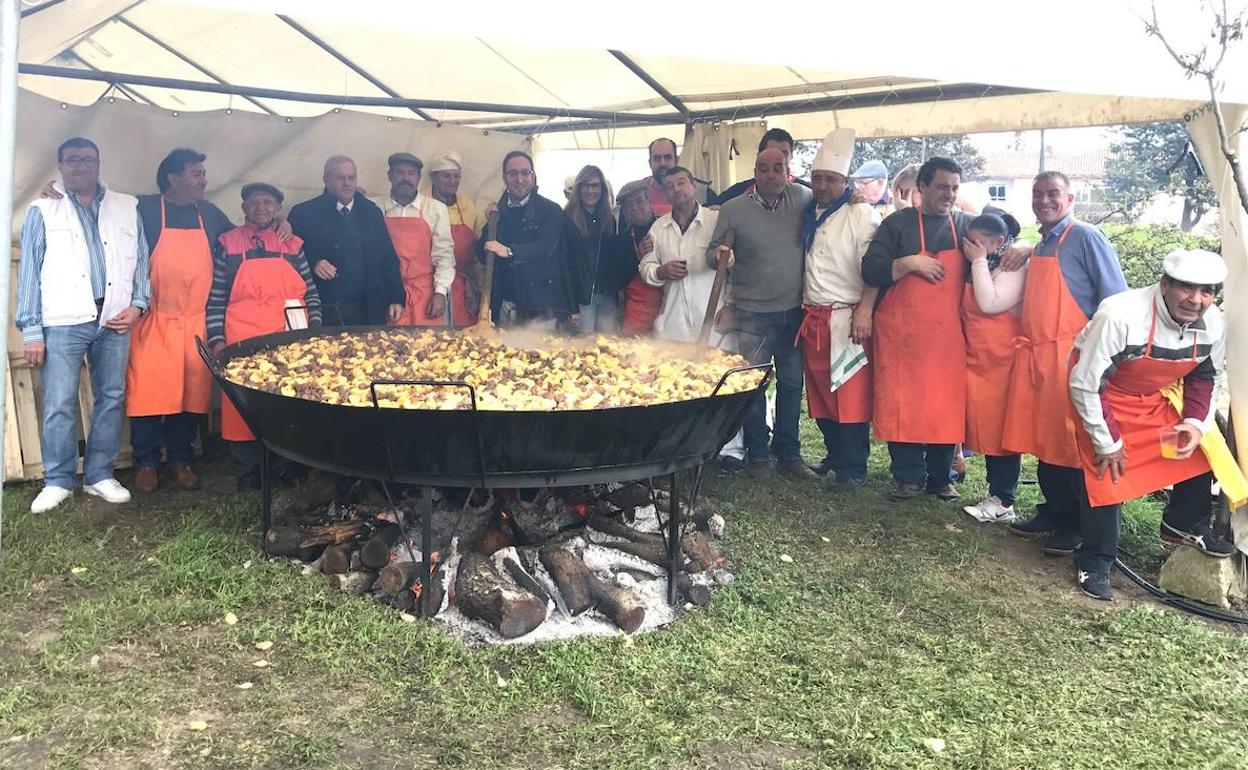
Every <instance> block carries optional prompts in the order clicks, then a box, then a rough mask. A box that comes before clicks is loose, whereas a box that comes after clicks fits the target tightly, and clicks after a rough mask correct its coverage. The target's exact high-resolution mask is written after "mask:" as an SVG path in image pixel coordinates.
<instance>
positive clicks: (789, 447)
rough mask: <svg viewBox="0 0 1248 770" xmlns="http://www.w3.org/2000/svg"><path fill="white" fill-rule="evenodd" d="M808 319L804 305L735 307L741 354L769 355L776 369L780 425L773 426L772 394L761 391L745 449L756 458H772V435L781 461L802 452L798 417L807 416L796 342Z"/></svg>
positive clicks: (759, 358) (757, 358) (758, 360)
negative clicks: (759, 309)
mask: <svg viewBox="0 0 1248 770" xmlns="http://www.w3.org/2000/svg"><path fill="white" fill-rule="evenodd" d="M801 323H802V309H801V308H800V307H795V308H793V309H791V310H781V311H779V312H775V313H753V312H750V311H748V310H741V309H740V308H735V307H734V308H733V324H734V326H735V331H736V332H737V335H738V344H739V346H740V350H741V354H742V355H744V356H745V357H746V358H748V359H749V360H750V363H752V364H762V363H766V362H768V361H772V362H774V363H775V370H776V422H775V430H774V433H773V431H772V430H771V429H770V428H768V427H767V399H766V398H765V397H764V396H763V394H761V393H760V394H759V395H758V397H757V398H756V399H754V402H753V403H752V404H750V408H749V411H748V412H746V414H745V425H744V430H745V451H746V454H747V455H749V459H750V462H764V461H766V460H767V455H768V452H767V444H768V440H770V442H771V443H772V444H774V445H775V449H776V456H777V457H779V458H780V460H781V461H790V460H797V459H799V458H800V457H801V449H802V445H801V441H800V439H799V438H798V434H797V423H798V420H800V419H801V416H802V380H803V373H802V351H801V348H798V347H796V346H794V344H793V342H794V340H796V339H797V329H798V327H799V326H801Z"/></svg>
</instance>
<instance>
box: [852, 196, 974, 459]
mask: <svg viewBox="0 0 1248 770" xmlns="http://www.w3.org/2000/svg"><path fill="white" fill-rule="evenodd" d="M949 228H950V231H951V233H952V235H953V248H951V249H944V250H943V251H938V252H936V253H935V254H930V255H929V256H932V257H934V258H936V259H938V260H940V263H941V264H942V265H944V267H945V277H944V279H943V280H941V281H939V282H937V283H929V282H928V281H927V280H926V279H925V278H923V277H921V276H918V275H913V274H911V275H906V276H903V277H902V279H901V280H899V281H897V282H896V283H894V284H893V285H892V287H890V288H889V290H888V292H887V293H885V295H884V299H883V300H882V301H881V302H880V305H879V307H878V308H877V309H876V311H875V331H874V333H873V334H872V341H873V343H874V344H873V346H872V348H873V349H872V354H871V366H872V368H873V369H874V373H873V376H874V379H875V389H874V390H875V393H874V396H875V399H874V413H873V418H874V421H875V437H876V438H877V439H880V440H881V441H897V442H904V443H908V444H958V443H961V442H962V439H963V438H964V437H965V435H966V340H965V338H963V336H962V319H961V313H960V310H959V306H960V305H961V304H962V288H963V286H962V284H963V282H962V281H959V280H958V279H957V278H956V277H955V276H958V275H961V273H962V270H963V258H962V252H961V250H960V249H959V248H958V231H957V228H956V227H955V226H954V222H953V217H952V216H950V217H949ZM919 253H920V254H928V253H929V252H928V251H927V242H926V240H925V237H924V234H923V214H922V212H919Z"/></svg>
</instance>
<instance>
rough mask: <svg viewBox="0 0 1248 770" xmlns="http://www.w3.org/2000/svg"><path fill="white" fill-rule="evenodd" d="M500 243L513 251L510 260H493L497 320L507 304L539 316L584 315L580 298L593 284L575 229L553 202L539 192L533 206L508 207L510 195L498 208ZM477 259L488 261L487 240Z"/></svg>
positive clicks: (532, 199)
mask: <svg viewBox="0 0 1248 770" xmlns="http://www.w3.org/2000/svg"><path fill="white" fill-rule="evenodd" d="M498 206H499V208H498V211H499V217H498V242H499V243H501V244H503V245H504V246H509V247H511V250H512V257H511V258H510V259H495V260H494V287H493V290H492V293H491V296H490V305H491V308H490V310H491V312H492V313H493V314H494V317H495V318H497V317H498V314H499V308H500V306H501V304H502V302H503V301H504V300H507V301H510V302H513V303H515V305H516V308H517V309H519V310H521V311H523V312H525V313H529V314H536V315H551V314H553V315H570V314H572V313H576V312H579V311H580V306H579V302H578V295H580V294H582V293H583V288H584V286H585V284H587V283H588V281H587V280H585V279H584V278H583V277H581V276H580V275H579V274H580V273H582V272H588V271H586V270H585V266H584V264H583V260H582V259H581V257H580V252H581V248H580V245H581V244H580V242H579V240H578V238H577V234H576V228H575V227H574V226H573V225H572V222H571V220H569V219H568V217H567V215H565V214H564V213H563V209H561V208H559V206H558V205H557V204H556V203H555V202H554V201H550V200H547V199H546V198H543V197H542V196H540V195H538V194H537V191H536V190H534V191H533V193H532V194H531V195H530V196H529V202H528V203H526V204H525V205H524V206H521V207H519V208H508V206H507V202H506V195H505V194H504V197H503V200H502V201H500V202H499V204H498ZM486 240H487V239H486V238H482V239H481V240H480V241H479V242H478V243H477V255H478V256H479V257H480V258H481V259H485V241H486Z"/></svg>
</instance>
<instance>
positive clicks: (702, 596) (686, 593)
mask: <svg viewBox="0 0 1248 770" xmlns="http://www.w3.org/2000/svg"><path fill="white" fill-rule="evenodd" d="M676 590H677V591H678V592H679V593H680V595H681V596H682V597H683V598H684V600H685V601H687V602H689V603H690V604H694V605H697V606H698V607H705V606H706V605H707V604H709V603H710V601H711V587H710V586H704V585H702V584H701V583H695V582H693V578H691V577H689V574H688V573H686V572H682V573H680V574H679V575H677V576H676Z"/></svg>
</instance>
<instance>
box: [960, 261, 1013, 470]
mask: <svg viewBox="0 0 1248 770" xmlns="http://www.w3.org/2000/svg"><path fill="white" fill-rule="evenodd" d="M962 329H963V331H964V332H965V333H966V441H964V442H962V443H963V444H964V445H965V446H966V447H967V448H968V449H970V450H971V451H972V452H978V453H979V454H981V455H1007V454H1012V452H1007V451H1006V449H1005V446H1004V445H1003V444H1002V441H1001V432H1002V428H1003V427H1004V425H1005V405H1006V403H1007V400H1006V399H1007V396H1008V393H1009V390H1010V371H1011V370H1012V369H1013V368H1014V338H1015V337H1017V336H1019V335H1020V334H1021V333H1022V321H1021V319H1019V317H1018V316H1016V315H1014V313H1013V312H1011V311H1009V310H1007V311H1005V312H1004V313H998V314H996V315H989V314H987V313H985V312H983V311H982V310H980V309H979V303H978V302H976V301H975V289H974V287H973V286H972V285H971V284H969V283H968V284H967V285H966V288H965V289H964V290H963V294H962Z"/></svg>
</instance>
